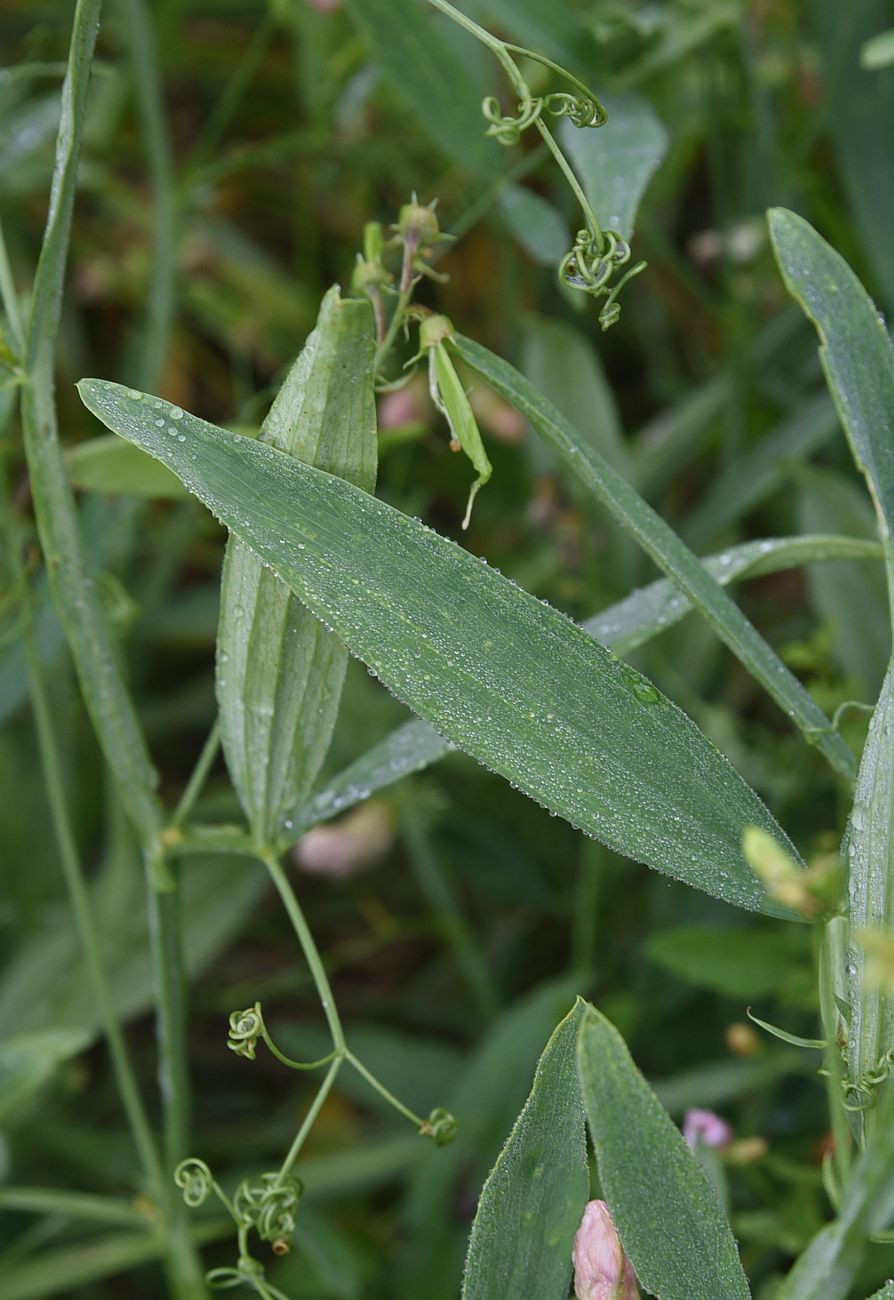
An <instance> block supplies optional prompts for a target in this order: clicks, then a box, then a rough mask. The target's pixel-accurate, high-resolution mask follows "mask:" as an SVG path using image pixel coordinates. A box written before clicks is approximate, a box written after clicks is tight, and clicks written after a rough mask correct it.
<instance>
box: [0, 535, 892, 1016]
mask: <svg viewBox="0 0 894 1300" xmlns="http://www.w3.org/2000/svg"><path fill="white" fill-rule="evenodd" d="M881 554H882V550H881V547H880V546H879V544H878V543H877V542H869V541H867V542H864V541H861V540H860V539H859V538H856V537H826V536H823V535H822V534H817V535H815V536H807V537H779V538H766V539H765V540H763V541H755V542H743V543H742V544H741V545H740V546H732V547H730V549H729V550H728V551H720V552H719V553H718V554H717V555H711V556H709V557H708V558H707V559H704V560H702V563H703V564H704V565H705V567H706V568H707V569H708V570H709V571H710V572H711V573H712V574H713V576H714V578H715V579H716V580H717V582H719V583H721V584H722V585H723V586H726V585H727V584H728V583H731V582H735V581H736V580H737V579H739V578H751V577H757V576H759V575H761V574H766V573H776V572H778V571H779V570H780V569H787V568H794V567H796V566H798V565H801V564H810V563H818V562H820V561H832V562H834V561H838V560H842V559H849V560H866V559H880V558H881ZM691 610H692V602H691V601H690V600H687V598H686V597H685V596H683V595H681V594H680V592H679V591H678V590H677V588H676V587H675V586H674V584H673V583H671V582H669V581H668V580H667V579H666V578H659V579H658V581H657V582H653V583H650V584H649V586H647V587H641V588H640V589H639V590H638V591H634V592H631V594H630V595H629V596H627V597H625V599H624V600H621V601H618V602H617V604H614V605H610V606H608V608H607V609H604V610H601V611H600V613H598V614H594V615H593V617H592V618H588V619H587V620H586V622H584V623H583V624H581V626H582V627H583V629H584V631H585V632H589V634H590V635H591V636H593V637H595V638H596V640H597V641H601V642H602V643H603V645H606V646H609V647H611V648H612V649H613V650H616V651H618V652H619V653H621V654H625V653H626V652H627V651H628V650H632V649H633V648H634V647H636V646H640V645H643V644H644V643H645V642H646V641H650V640H651V639H652V638H653V637H655V636H658V634H659V633H661V632H663V631H665V630H666V629H667V628H669V627H673V625H674V624H675V623H678V622H679V621H680V620H681V619H682V618H685V616H686V615H687V614H688V613H690V612H691ZM0 665H2V659H0ZM455 748H456V746H455V745H452V744H451V743H450V741H448V740H445V739H444V737H443V736H440V735H439V734H438V733H437V732H436V731H435V730H434V729H433V728H432V727H430V726H429V725H428V723H426V722H421V721H419V719H418V718H417V719H414V720H413V721H411V722H405V723H403V725H402V726H400V727H396V728H395V729H394V731H392V732H391V733H390V735H388V736H386V737H385V739H384V740H382V741H380V743H379V744H378V745H374V746H373V748H372V749H370V750H368V751H367V752H366V753H365V754H363V755H361V757H360V758H358V759H357V760H356V761H355V762H353V763H351V764H350V765H349V766H348V767H346V768H345V769H344V770H343V771H342V772H340V773H339V774H338V775H337V776H335V777H333V779H332V780H331V781H330V782H329V783H328V784H327V785H326V786H325V787H324V789H322V790H321V791H320V792H319V793H318V794H315V795H314V797H313V798H312V799H311V800H310V801H309V802H308V803H307V804H306V805H305V806H304V808H302V809H301V811H300V812H299V813H298V815H297V816H296V818H295V834H296V835H300V834H301V833H303V832H304V831H306V830H308V829H309V828H310V827H311V826H316V825H317V824H318V823H319V822H322V821H327V820H328V819H329V818H330V817H335V816H337V815H338V814H339V813H342V812H345V811H346V810H347V809H348V808H352V807H353V806H354V805H355V804H357V803H360V802H361V801H362V800H364V799H368V798H369V797H370V795H372V794H375V792H376V791H377V790H381V789H383V788H384V787H385V786H389V785H392V784H393V783H394V782H395V781H399V780H401V778H402V777H404V776H409V775H410V774H411V773H413V772H421V771H422V770H423V769H424V768H426V767H429V766H430V765H431V764H432V763H437V762H438V761H439V760H440V759H442V758H443V757H444V756H445V754H449V753H450V752H451V751H452V750H454V749H455ZM754 996H755V997H757V996H758V994H756V993H755V994H754Z"/></svg>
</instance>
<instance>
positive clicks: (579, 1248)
mask: <svg viewBox="0 0 894 1300" xmlns="http://www.w3.org/2000/svg"><path fill="white" fill-rule="evenodd" d="M572 1258H573V1259H574V1294H575V1295H576V1296H577V1300H639V1288H638V1287H637V1285H636V1274H635V1273H634V1271H633V1265H632V1264H631V1262H630V1260H629V1259H628V1258H627V1256H626V1255H625V1254H624V1247H623V1246H622V1245H621V1239H620V1237H619V1236H618V1231H617V1229H616V1227H615V1222H614V1219H613V1218H612V1212H611V1210H610V1209H609V1208H608V1206H607V1205H606V1203H605V1201H590V1203H589V1205H588V1206H587V1208H586V1209H585V1210H584V1217H583V1218H582V1219H581V1224H580V1227H579V1228H578V1230H577V1235H576V1236H575V1238H574V1251H573V1255H572Z"/></svg>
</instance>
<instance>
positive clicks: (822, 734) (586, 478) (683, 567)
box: [456, 335, 856, 779]
mask: <svg viewBox="0 0 894 1300" xmlns="http://www.w3.org/2000/svg"><path fill="white" fill-rule="evenodd" d="M456 346H457V349H458V351H459V354H460V356H461V357H462V359H463V361H465V362H466V364H467V365H469V366H471V368H472V369H473V370H475V371H476V372H477V373H478V374H480V375H481V377H482V378H483V379H485V380H486V381H487V383H489V384H490V385H491V387H492V388H494V389H496V391H497V392H498V393H499V394H500V396H501V397H505V398H506V400H507V401H509V402H511V403H512V404H513V406H515V407H516V408H517V409H518V410H519V411H521V412H522V414H523V415H525V416H526V417H527V419H528V420H529V422H530V423H531V425H532V426H533V427H534V428H535V429H536V430H537V432H538V433H539V434H540V436H541V437H542V438H543V439H544V440H545V441H546V442H548V443H549V444H550V446H552V447H554V448H555V449H556V451H557V452H558V453H559V454H560V455H561V456H562V458H563V459H564V460H566V461H567V462H568V464H569V465H570V466H571V467H572V468H573V469H574V470H575V472H576V473H577V475H578V476H579V478H580V480H581V482H583V483H584V484H585V485H586V486H587V487H588V488H589V489H590V490H591V491H592V493H593V495H594V496H596V497H597V498H598V499H599V500H600V501H601V502H602V503H603V505H604V506H605V507H606V508H607V509H608V511H609V512H610V513H611V514H612V515H613V517H614V518H615V519H617V520H618V521H619V522H620V523H621V524H623V525H624V527H626V528H628V529H629V530H630V532H631V533H632V534H633V536H634V537H635V538H636V539H637V541H638V542H639V544H640V545H641V546H642V548H643V550H644V551H645V552H646V553H647V555H649V556H650V557H651V558H652V559H653V560H654V561H655V563H656V564H657V565H658V566H659V568H661V569H663V570H664V572H665V573H666V574H667V576H668V577H669V578H670V580H671V581H672V582H673V583H674V584H675V585H676V586H677V587H678V588H679V589H680V591H682V592H683V594H684V595H685V596H687V597H688V598H689V599H690V600H691V601H692V603H693V605H694V606H695V608H696V609H698V611H699V613H700V614H701V615H702V616H703V617H704V618H705V619H706V620H707V622H708V623H709V624H710V626H711V627H713V628H714V630H715V632H716V633H717V635H718V636H719V637H720V638H721V640H722V641H723V642H724V643H725V644H726V645H727V646H728V647H729V648H730V650H732V652H733V654H735V655H736V657H737V658H738V659H739V661H740V662H741V663H742V665H743V666H744V667H745V668H746V669H747V670H748V672H749V673H751V675H752V676H753V677H754V678H755V679H756V680H757V681H759V682H760V684H761V685H762V686H763V687H764V688H765V690H766V691H767V692H768V694H769V695H770V696H771V697H772V698H773V699H774V700H775V701H776V703H777V704H778V705H779V707H780V708H781V709H782V710H783V712H784V713H785V714H786V715H787V716H788V717H790V718H791V719H792V721H793V722H794V723H795V725H796V726H797V727H798V729H799V730H800V731H801V733H802V735H803V736H804V738H805V740H807V741H808V743H809V744H812V745H816V747H817V748H818V749H819V750H820V751H821V752H822V753H823V754H824V755H825V757H826V758H827V759H828V760H829V762H830V763H831V765H832V767H833V768H835V770H836V771H837V772H839V773H840V774H841V775H842V776H845V777H847V778H849V779H850V778H852V777H853V776H854V772H855V767H856V764H855V762H854V756H853V754H852V753H851V751H850V749H849V748H848V746H847V745H846V744H845V743H844V741H843V740H842V739H841V737H840V736H838V735H836V734H835V733H834V732H832V731H831V729H830V723H829V719H828V718H827V717H826V715H825V714H824V713H823V711H822V709H821V708H820V707H819V705H817V704H816V703H815V701H814V700H813V699H812V698H811V696H810V695H809V694H808V693H807V691H806V690H805V688H804V687H803V686H802V685H801V683H800V682H799V681H798V679H797V678H796V677H795V676H794V674H793V673H791V672H790V671H789V669H788V668H787V667H786V666H785V664H784V663H783V662H782V660H781V659H780V658H779V656H778V655H777V654H776V652H775V651H774V650H773V649H772V648H771V647H770V646H769V645H768V644H767V642H766V641H765V640H764V638H763V637H762V636H761V635H760V633H759V632H757V631H756V629H755V628H754V627H753V625H752V624H751V623H750V622H749V621H748V619H747V618H746V617H745V615H744V614H743V613H742V611H741V610H740V609H739V607H738V606H737V605H736V604H735V603H734V602H733V601H732V600H731V599H730V597H729V596H728V595H727V594H726V592H725V591H723V589H722V588H721V587H720V585H719V584H718V583H717V582H716V581H715V580H714V579H713V578H712V577H711V575H710V574H709V573H708V572H706V570H705V568H704V567H703V566H702V565H701V564H700V563H699V560H698V558H697V557H696V556H695V555H693V553H692V551H690V549H689V547H688V546H687V545H686V544H685V542H683V541H682V540H681V539H680V537H678V535H677V534H676V533H675V532H674V530H673V529H672V528H671V527H670V526H669V525H668V524H666V523H665V522H664V520H663V519H662V518H661V517H660V516H659V515H657V514H656V513H655V511H654V510H653V509H652V507H651V506H650V505H648V503H647V502H646V501H644V500H643V498H642V497H641V496H640V495H639V493H638V492H637V491H636V489H635V488H633V487H631V486H630V484H629V483H628V482H627V481H626V479H624V478H623V477H622V476H621V475H620V474H618V472H617V471H616V470H615V469H613V468H612V466H611V465H610V464H609V463H608V462H607V461H606V460H605V458H604V457H602V456H600V455H599V453H598V452H597V451H596V450H595V449H594V448H593V447H592V446H591V445H590V444H589V443H588V442H587V441H586V439H584V438H583V437H581V435H580V434H579V433H578V431H577V430H576V429H575V428H574V427H573V426H572V425H570V424H569V423H568V422H567V421H566V420H565V419H563V417H562V416H561V415H560V414H559V412H558V411H557V410H556V409H555V407H554V406H552V405H551V404H550V403H549V402H547V401H545V400H544V399H543V397H542V396H541V395H540V394H539V393H538V392H537V390H536V389H535V388H534V387H533V386H532V385H531V384H530V383H529V382H528V380H526V379H525V377H524V376H523V375H521V374H520V373H519V372H518V371H517V370H516V369H515V368H514V367H513V366H511V365H509V363H508V362H507V361H504V360H502V358H500V357H497V356H495V355H494V353H493V352H490V351H488V349H487V348H484V347H482V346H481V344H479V343H475V342H474V341H473V340H472V339H467V338H464V337H463V336H462V335H458V336H457V338H456Z"/></svg>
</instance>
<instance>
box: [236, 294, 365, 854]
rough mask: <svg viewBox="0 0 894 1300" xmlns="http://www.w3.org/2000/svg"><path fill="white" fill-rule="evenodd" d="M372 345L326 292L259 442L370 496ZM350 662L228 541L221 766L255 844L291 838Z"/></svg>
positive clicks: (359, 310) (356, 309)
mask: <svg viewBox="0 0 894 1300" xmlns="http://www.w3.org/2000/svg"><path fill="white" fill-rule="evenodd" d="M374 350H375V338H374V330H373V321H372V313H371V311H370V307H369V303H368V302H360V301H352V300H347V301H344V302H343V301H342V300H341V298H340V297H339V293H338V289H337V288H333V289H330V290H329V292H328V293H327V294H326V297H325V298H324V299H323V303H322V306H321V308H320V315H319V319H318V321H317V327H316V329H315V330H314V331H313V333H312V334H311V335H310V337H309V338H308V340H307V343H306V344H305V346H304V350H303V351H302V353H301V355H300V357H299V358H298V360H297V361H296V362H295V364H294V366H293V367H292V369H291V370H290V371H289V374H288V376H287V377H286V380H285V383H284V384H283V386H282V388H281V389H280V390H279V393H278V394H277V397H276V400H275V401H274V403H273V406H272V407H271V408H270V413H269V415H268V416H267V419H266V420H265V421H264V424H263V427H262V429H261V433H260V440H261V442H264V443H267V444H269V445H270V446H271V447H276V448H277V449H278V450H279V451H282V452H285V453H286V454H287V455H289V456H294V457H297V458H299V459H300V460H303V461H306V462H307V463H308V464H309V465H318V466H319V467H320V468H321V469H325V470H328V471H329V472H330V473H332V474H339V475H341V476H342V477H343V478H346V479H350V480H351V482H353V483H357V484H358V485H359V486H360V487H363V488H366V489H367V490H369V491H371V490H372V488H373V486H374V484H375V476H376V408H375V397H374V394H373V382H372V361H373V353H374ZM297 508H298V506H297V503H296V509H297ZM346 665H347V651H346V649H345V647H344V644H343V642H342V641H340V640H339V639H338V637H337V636H334V635H333V634H332V633H331V632H328V631H327V630H326V629H325V628H324V627H323V626H322V624H321V623H320V622H319V621H318V620H317V619H316V618H314V616H313V615H312V614H310V613H309V612H308V610H307V609H306V608H305V607H304V606H303V605H302V604H301V602H300V601H299V600H298V599H297V598H296V597H295V596H294V595H293V594H292V592H291V591H290V590H289V588H288V587H287V586H286V584H285V583H284V582H282V581H281V580H280V579H279V578H278V577H277V576H276V574H275V573H272V572H271V571H270V569H269V568H266V567H265V566H264V564H263V562H262V560H261V558H260V556H259V555H258V554H257V553H256V552H255V551H253V550H251V548H250V547H248V546H246V545H245V543H244V542H242V541H240V540H239V538H238V536H234V537H231V538H230V540H229V543H228V545H227V554H226V559H225V560H224V566H223V579H222V583H221V599H220V625H219V628H218V633H217V699H218V704H219V707H220V722H221V737H222V740H223V746H224V753H225V754H226V758H227V766H228V767H229V769H230V775H231V776H232V778H233V784H234V785H235V787H236V790H237V792H238V794H239V798H240V799H241V801H242V806H243V807H244V809H245V812H246V815H247V817H248V821H249V825H250V827H251V830H252V833H253V835H254V836H255V838H256V839H258V840H259V842H261V843H264V844H272V843H275V842H276V841H277V840H278V839H279V838H281V837H282V836H283V833H284V832H286V834H288V832H289V831H290V830H291V829H292V826H291V823H293V822H294V817H295V812H296V809H297V808H298V807H299V806H300V805H301V804H303V803H304V801H305V800H306V799H307V796H308V795H309V793H310V790H311V787H312V786H313V783H314V780H315V779H316V776H317V773H318V772H319V770H320V765H321V764H322V762H323V759H324V758H325V756H326V751H327V750H328V748H329V742H330V740H331V739H332V729H333V727H334V726H335V719H336V715H337V713H338V706H339V701H340V699H341V691H342V685H343V683H344V676H345V668H346Z"/></svg>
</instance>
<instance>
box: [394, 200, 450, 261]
mask: <svg viewBox="0 0 894 1300" xmlns="http://www.w3.org/2000/svg"><path fill="white" fill-rule="evenodd" d="M397 233H398V235H400V237H401V239H402V240H403V241H404V243H406V244H412V245H413V246H414V247H416V248H419V247H424V246H426V245H429V244H436V243H437V242H438V240H439V239H440V238H441V227H440V226H439V225H438V218H437V217H436V216H435V212H434V208H433V207H431V208H427V207H425V205H424V204H422V203H417V202H416V196H415V194H414V195H413V202H412V203H405V204H404V205H403V207H402V208H401V210H400V213H399V214H398V218H397Z"/></svg>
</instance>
